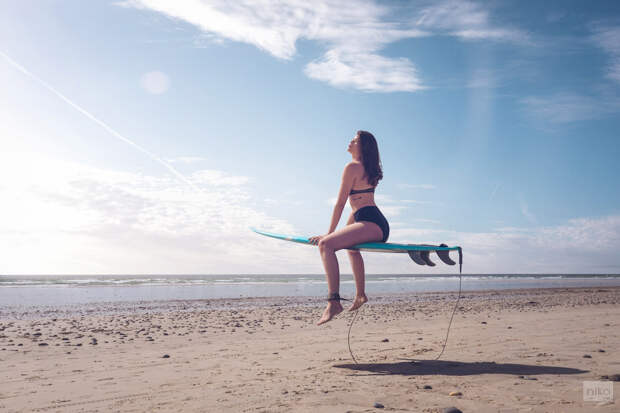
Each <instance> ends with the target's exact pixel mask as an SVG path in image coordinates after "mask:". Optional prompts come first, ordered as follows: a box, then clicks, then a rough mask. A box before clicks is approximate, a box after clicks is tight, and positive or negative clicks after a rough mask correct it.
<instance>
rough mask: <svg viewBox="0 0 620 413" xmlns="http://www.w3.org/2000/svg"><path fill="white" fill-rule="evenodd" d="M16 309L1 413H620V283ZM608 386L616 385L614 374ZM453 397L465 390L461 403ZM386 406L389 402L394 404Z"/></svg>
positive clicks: (10, 321) (6, 349)
mask: <svg viewBox="0 0 620 413" xmlns="http://www.w3.org/2000/svg"><path fill="white" fill-rule="evenodd" d="M369 298H370V302H369V303H368V304H367V305H365V306H364V307H363V308H362V310H360V313H359V315H358V317H357V320H356V322H355V324H354V326H353V328H352V331H351V349H352V351H353V353H354V355H355V358H356V359H357V362H358V363H359V364H356V363H355V362H354V361H353V360H352V359H351V356H350V354H349V348H348V346H347V330H348V323H349V322H350V321H351V318H352V314H353V313H347V312H346V311H345V312H344V313H342V314H341V315H340V316H338V318H337V319H335V320H334V321H332V322H330V323H328V324H326V325H324V326H321V327H317V326H316V325H315V322H316V321H317V320H318V319H319V317H320V314H321V311H322V308H323V306H324V304H325V303H324V301H323V300H321V299H318V298H307V297H296V298H277V297H276V298H253V299H252V298H244V299H221V300H217V299H215V300H191V301H157V302H144V303H140V304H135V303H131V304H120V303H119V304H111V303H110V304H105V303H104V304H96V305H95V304H93V305H83V306H77V307H71V308H66V307H62V308H61V307H59V308H45V309H38V310H32V309H31V310H11V311H3V312H2V315H1V318H0V371H1V373H0V377H1V378H0V382H1V386H0V410H1V411H3V412H39V411H49V412H112V411H118V412H153V411H162V412H168V411H170V412H172V411H174V412H210V411H230V412H253V411H258V412H263V411H264V412H285V411H286V412H288V411H300V412H317V411H321V412H323V411H324V412H370V411H407V412H442V411H444V409H445V408H448V407H456V408H458V409H460V410H461V411H463V412H585V411H596V412H617V411H619V410H620V407H619V404H618V395H620V387H618V383H614V385H615V387H614V391H615V395H616V396H615V402H611V403H609V402H607V403H605V402H584V401H583V382H584V381H597V380H604V376H607V377H610V378H611V379H616V380H617V377H613V376H614V375H618V374H620V355H619V353H618V350H620V328H618V327H619V326H620V306H619V305H618V304H620V288H575V289H539V290H510V291H485V292H466V293H463V295H462V298H461V301H460V304H459V310H458V311H457V313H456V316H455V318H454V321H453V325H452V329H451V331H450V338H449V341H448V345H447V348H446V350H445V353H444V354H443V356H442V357H441V359H440V360H438V361H435V360H433V359H434V358H435V357H436V356H437V354H439V352H440V351H441V347H442V344H443V340H444V337H445V334H446V328H447V326H448V320H449V317H450V314H451V311H452V308H453V305H454V302H455V299H456V293H424V294H415V295H414V294H389V295H387V294H383V295H373V294H369ZM602 377H603V378H602ZM451 394H452V395H451ZM381 406H382V407H381Z"/></svg>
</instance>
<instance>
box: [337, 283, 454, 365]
mask: <svg viewBox="0 0 620 413" xmlns="http://www.w3.org/2000/svg"><path fill="white" fill-rule="evenodd" d="M462 280H463V275H462V274H461V272H460V271H459V293H458V296H457V298H456V303H454V309H453V310H452V315H451V316H450V322H449V323H448V329H447V330H446V338H445V340H444V341H443V347H442V348H441V352H440V353H439V355H438V356H437V357H435V360H439V358H440V357H441V356H442V355H443V352H444V351H445V350H446V346H447V345H448V336H449V335H450V327H452V319H453V318H454V314H455V313H456V309H457V308H459V301H460V300H461V283H462ZM358 312H359V308H358V309H357V310H355V315H354V316H353V319H352V320H351V323H350V324H349V333H348V334H347V345H348V346H349V354H351V358H352V359H353V361H354V362H355V364H359V363H358V362H357V360H356V359H355V356H354V355H353V351H352V350H351V328H352V327H353V323H355V319H356V318H357V313H358Z"/></svg>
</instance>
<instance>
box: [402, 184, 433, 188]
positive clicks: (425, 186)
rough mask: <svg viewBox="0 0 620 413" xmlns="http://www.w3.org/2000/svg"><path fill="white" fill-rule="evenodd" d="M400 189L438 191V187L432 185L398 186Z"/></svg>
mask: <svg viewBox="0 0 620 413" xmlns="http://www.w3.org/2000/svg"><path fill="white" fill-rule="evenodd" d="M396 186H398V187H399V188H403V189H436V188H437V187H436V186H435V185H432V184H396Z"/></svg>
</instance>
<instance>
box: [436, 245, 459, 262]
mask: <svg viewBox="0 0 620 413" xmlns="http://www.w3.org/2000/svg"><path fill="white" fill-rule="evenodd" d="M439 246H440V247H447V245H446V244H441V245H439ZM435 252H436V253H437V256H438V257H439V259H440V260H441V261H443V262H444V264H448V265H455V264H456V262H454V261H452V259H450V251H435Z"/></svg>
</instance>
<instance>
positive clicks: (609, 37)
mask: <svg viewBox="0 0 620 413" xmlns="http://www.w3.org/2000/svg"><path fill="white" fill-rule="evenodd" d="M593 32H594V34H593V35H592V40H593V41H594V43H595V44H596V45H597V46H598V47H600V48H601V49H603V50H604V51H605V52H606V53H607V54H608V55H609V59H610V63H609V68H608V71H607V77H608V78H610V79H612V80H614V81H615V82H620V26H602V25H597V26H595V27H594V29H593Z"/></svg>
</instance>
